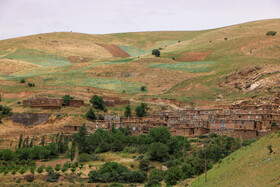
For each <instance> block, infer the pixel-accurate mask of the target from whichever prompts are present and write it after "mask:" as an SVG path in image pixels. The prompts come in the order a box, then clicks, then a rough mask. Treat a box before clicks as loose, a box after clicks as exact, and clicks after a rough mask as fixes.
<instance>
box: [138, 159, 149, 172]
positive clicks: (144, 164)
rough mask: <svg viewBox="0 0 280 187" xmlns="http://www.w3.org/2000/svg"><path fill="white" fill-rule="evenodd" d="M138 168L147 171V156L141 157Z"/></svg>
mask: <svg viewBox="0 0 280 187" xmlns="http://www.w3.org/2000/svg"><path fill="white" fill-rule="evenodd" d="M139 169H140V170H143V171H148V170H149V160H148V159H147V158H142V159H141V160H140V161H139Z"/></svg>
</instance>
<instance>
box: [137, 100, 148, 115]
mask: <svg viewBox="0 0 280 187" xmlns="http://www.w3.org/2000/svg"><path fill="white" fill-rule="evenodd" d="M148 110H149V107H148V105H147V103H141V105H140V106H137V107H136V109H135V112H136V115H137V116H138V117H144V116H145V115H146V114H147V111H148Z"/></svg>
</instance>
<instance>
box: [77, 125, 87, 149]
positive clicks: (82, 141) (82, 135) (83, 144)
mask: <svg viewBox="0 0 280 187" xmlns="http://www.w3.org/2000/svg"><path fill="white" fill-rule="evenodd" d="M76 140H77V143H78V148H79V153H89V147H88V142H87V130H86V126H85V124H83V126H81V127H80V129H79V132H78V134H77V139H76Z"/></svg>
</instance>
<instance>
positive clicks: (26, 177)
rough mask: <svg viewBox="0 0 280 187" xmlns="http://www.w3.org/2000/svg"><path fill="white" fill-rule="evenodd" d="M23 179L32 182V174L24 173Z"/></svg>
mask: <svg viewBox="0 0 280 187" xmlns="http://www.w3.org/2000/svg"><path fill="white" fill-rule="evenodd" d="M24 179H25V180H26V181H27V182H33V181H34V179H35V177H34V175H25V176H24Z"/></svg>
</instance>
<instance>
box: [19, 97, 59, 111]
mask: <svg viewBox="0 0 280 187" xmlns="http://www.w3.org/2000/svg"><path fill="white" fill-rule="evenodd" d="M62 104H63V99H60V98H29V99H27V100H23V106H30V107H31V108H42V109H60V108H61V107H62Z"/></svg>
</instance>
